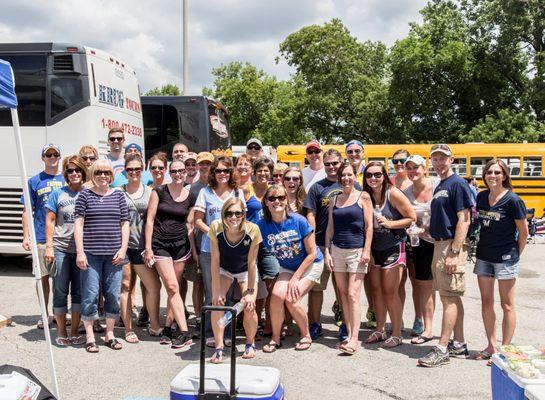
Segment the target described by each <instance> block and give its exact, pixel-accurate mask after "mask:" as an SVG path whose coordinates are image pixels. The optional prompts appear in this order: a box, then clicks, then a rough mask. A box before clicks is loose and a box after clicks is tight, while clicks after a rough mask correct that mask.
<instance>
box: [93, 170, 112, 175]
mask: <svg viewBox="0 0 545 400" xmlns="http://www.w3.org/2000/svg"><path fill="white" fill-rule="evenodd" d="M111 174H112V173H111V171H108V170H107V169H97V170H96V171H95V176H102V175H104V176H110V175H111Z"/></svg>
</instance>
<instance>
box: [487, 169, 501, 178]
mask: <svg viewBox="0 0 545 400" xmlns="http://www.w3.org/2000/svg"><path fill="white" fill-rule="evenodd" d="M501 174H503V172H502V171H492V170H490V169H489V170H488V171H486V175H496V176H497V175H501Z"/></svg>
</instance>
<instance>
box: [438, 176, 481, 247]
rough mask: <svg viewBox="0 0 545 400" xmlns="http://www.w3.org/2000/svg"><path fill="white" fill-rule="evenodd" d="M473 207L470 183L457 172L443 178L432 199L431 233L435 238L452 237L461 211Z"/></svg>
mask: <svg viewBox="0 0 545 400" xmlns="http://www.w3.org/2000/svg"><path fill="white" fill-rule="evenodd" d="M471 207H473V199H472V198H471V192H470V190H469V185H468V183H467V182H466V181H465V180H464V179H462V178H461V177H460V176H459V175H457V174H452V175H451V176H449V177H448V178H446V179H443V180H442V181H441V182H439V184H438V185H437V187H436V188H435V191H434V192H433V198H432V200H431V217H430V235H431V236H432V237H433V238H434V239H435V240H439V239H452V238H454V234H455V233H456V224H457V223H458V215H457V213H458V212H459V211H462V210H465V209H470V208H471Z"/></svg>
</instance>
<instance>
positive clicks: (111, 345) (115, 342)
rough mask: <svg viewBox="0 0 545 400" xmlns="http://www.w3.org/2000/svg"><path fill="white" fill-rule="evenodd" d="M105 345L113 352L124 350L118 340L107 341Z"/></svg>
mask: <svg viewBox="0 0 545 400" xmlns="http://www.w3.org/2000/svg"><path fill="white" fill-rule="evenodd" d="M104 344H105V345H106V347H109V348H110V349H112V350H121V349H122V348H123V345H122V344H121V343H120V342H119V340H117V339H116V338H113V339H110V340H106V341H105V342H104Z"/></svg>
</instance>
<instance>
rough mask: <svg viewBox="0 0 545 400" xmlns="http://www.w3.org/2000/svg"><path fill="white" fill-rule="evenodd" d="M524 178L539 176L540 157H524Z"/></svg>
mask: <svg viewBox="0 0 545 400" xmlns="http://www.w3.org/2000/svg"><path fill="white" fill-rule="evenodd" d="M523 165H524V176H541V171H542V169H541V157H524V164H523Z"/></svg>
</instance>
